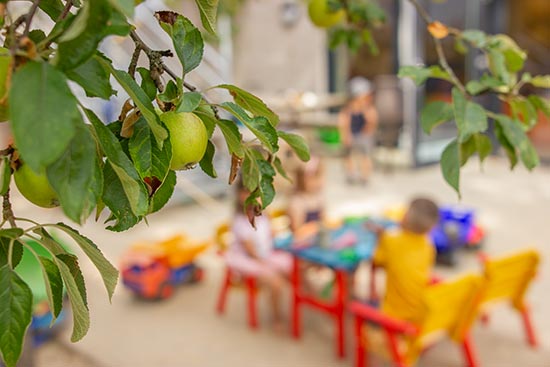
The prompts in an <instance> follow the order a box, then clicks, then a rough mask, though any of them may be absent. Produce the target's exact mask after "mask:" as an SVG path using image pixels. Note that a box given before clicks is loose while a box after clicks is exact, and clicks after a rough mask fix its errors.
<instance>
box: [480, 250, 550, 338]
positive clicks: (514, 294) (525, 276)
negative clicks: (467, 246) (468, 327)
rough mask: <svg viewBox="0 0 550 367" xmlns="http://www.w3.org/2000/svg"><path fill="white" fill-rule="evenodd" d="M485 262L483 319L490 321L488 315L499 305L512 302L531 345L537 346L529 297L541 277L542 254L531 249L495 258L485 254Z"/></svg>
mask: <svg viewBox="0 0 550 367" xmlns="http://www.w3.org/2000/svg"><path fill="white" fill-rule="evenodd" d="M481 259H482V262H483V267H484V269H483V274H484V277H485V281H486V283H487V284H486V288H487V290H486V293H485V296H484V297H483V301H482V305H481V309H482V314H483V317H482V320H483V321H484V323H487V322H488V320H489V316H488V313H489V311H490V309H491V308H492V307H494V306H495V305H498V304H503V303H508V304H510V305H511V306H512V307H513V308H514V309H515V310H516V311H518V312H519V313H520V315H521V318H522V321H523V325H524V327H525V334H526V338H527V342H528V344H529V345H530V346H532V347H536V346H537V344H538V342H537V337H536V334H535V331H534V328H533V324H532V322H531V315H530V311H529V307H528V305H527V302H526V300H525V296H526V293H527V290H528V289H529V286H530V285H531V283H532V281H533V279H534V278H535V276H536V274H537V270H538V266H539V263H540V255H539V253H538V252H537V251H535V250H531V249H530V250H526V251H521V252H518V253H515V254H512V255H508V256H504V257H499V258H495V259H490V258H488V257H487V256H486V255H481Z"/></svg>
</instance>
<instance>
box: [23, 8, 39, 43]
mask: <svg viewBox="0 0 550 367" xmlns="http://www.w3.org/2000/svg"><path fill="white" fill-rule="evenodd" d="M38 5H40V0H34V1H33V3H32V6H31V9H30V10H29V12H28V14H27V18H26V19H25V30H24V31H23V34H24V35H25V36H26V35H28V34H29V31H30V30H31V23H32V18H33V17H34V14H36V10H37V9H38Z"/></svg>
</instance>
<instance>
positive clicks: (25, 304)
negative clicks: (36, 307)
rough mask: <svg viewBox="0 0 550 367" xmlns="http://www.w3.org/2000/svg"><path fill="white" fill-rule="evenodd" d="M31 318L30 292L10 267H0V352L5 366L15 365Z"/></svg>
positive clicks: (12, 366)
mask: <svg viewBox="0 0 550 367" xmlns="http://www.w3.org/2000/svg"><path fill="white" fill-rule="evenodd" d="M31 319H32V292H31V289H30V288H29V286H28V285H27V284H26V283H25V282H24V281H23V280H22V279H21V278H20V277H19V275H17V273H16V272H15V271H13V270H12V269H10V267H9V266H8V265H4V266H2V267H1V268H0V330H2V332H1V333H0V353H1V354H2V359H3V360H4V362H5V363H6V366H7V367H15V365H16V363H17V360H18V359H19V356H20V355H21V346H22V345H23V339H24V337H25V332H26V330H27V327H28V326H29V324H30V323H31Z"/></svg>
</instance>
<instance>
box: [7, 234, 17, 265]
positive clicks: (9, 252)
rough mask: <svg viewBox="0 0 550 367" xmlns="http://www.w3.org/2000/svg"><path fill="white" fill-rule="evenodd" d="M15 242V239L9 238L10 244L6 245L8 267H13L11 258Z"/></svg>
mask: <svg viewBox="0 0 550 367" xmlns="http://www.w3.org/2000/svg"><path fill="white" fill-rule="evenodd" d="M14 243H15V239H13V238H12V239H11V240H10V245H9V247H8V265H9V267H10V269H13V260H12V257H13V244H14Z"/></svg>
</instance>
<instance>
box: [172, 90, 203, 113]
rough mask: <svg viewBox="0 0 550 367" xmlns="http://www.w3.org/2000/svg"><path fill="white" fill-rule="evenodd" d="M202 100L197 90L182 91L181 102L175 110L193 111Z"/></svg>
mask: <svg viewBox="0 0 550 367" xmlns="http://www.w3.org/2000/svg"><path fill="white" fill-rule="evenodd" d="M201 101H202V95H201V94H200V93H199V92H187V93H183V96H182V98H181V102H180V104H179V105H178V107H177V108H176V112H193V111H195V109H196V108H197V107H199V105H200V103H201Z"/></svg>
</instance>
